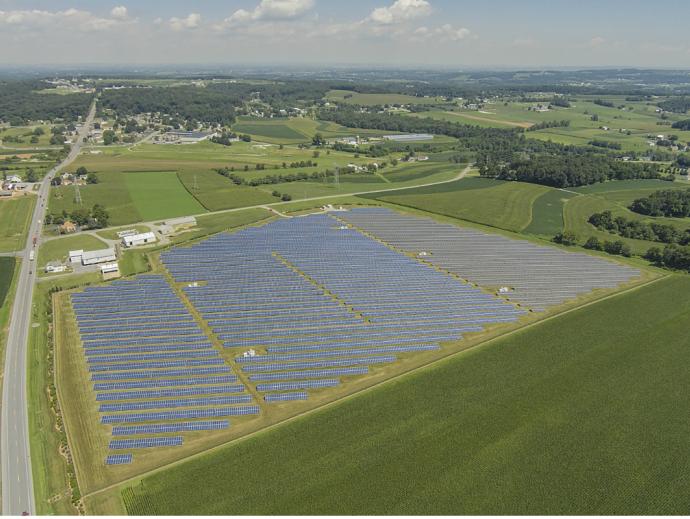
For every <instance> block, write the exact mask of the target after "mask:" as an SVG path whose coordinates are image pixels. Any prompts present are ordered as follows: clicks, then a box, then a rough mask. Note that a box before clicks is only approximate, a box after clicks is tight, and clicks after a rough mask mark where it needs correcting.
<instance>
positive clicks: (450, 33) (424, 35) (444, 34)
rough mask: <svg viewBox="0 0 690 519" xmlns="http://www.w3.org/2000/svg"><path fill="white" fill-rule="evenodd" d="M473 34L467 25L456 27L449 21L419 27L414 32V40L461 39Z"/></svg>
mask: <svg viewBox="0 0 690 519" xmlns="http://www.w3.org/2000/svg"><path fill="white" fill-rule="evenodd" d="M470 36H472V32H471V31H470V30H469V29H467V28H466V27H454V26H452V25H451V24H449V23H447V24H444V25H441V26H439V27H426V26H422V27H418V28H417V29H415V30H414V31H413V32H412V36H411V38H412V39H413V40H414V41H426V40H431V39H434V40H436V41H460V40H464V39H465V38H468V37H470Z"/></svg>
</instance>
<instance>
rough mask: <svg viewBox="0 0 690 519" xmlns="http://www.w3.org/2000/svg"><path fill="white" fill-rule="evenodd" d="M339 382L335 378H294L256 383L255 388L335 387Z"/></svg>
mask: <svg viewBox="0 0 690 519" xmlns="http://www.w3.org/2000/svg"><path fill="white" fill-rule="evenodd" d="M338 384H340V380H338V379H337V378H330V379H315V380H295V381H294V382H273V383H270V384H257V385H256V390H257V391H261V392H262V393H263V392H265V391H288V390H291V389H317V388H323V387H335V386H337V385H338Z"/></svg>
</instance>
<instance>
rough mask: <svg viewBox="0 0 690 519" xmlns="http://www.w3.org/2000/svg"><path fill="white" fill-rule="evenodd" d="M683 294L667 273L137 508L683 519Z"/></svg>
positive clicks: (214, 457)
mask: <svg viewBox="0 0 690 519" xmlns="http://www.w3.org/2000/svg"><path fill="white" fill-rule="evenodd" d="M688 290H690V279H688V278H687V277H684V276H674V277H669V278H666V279H664V280H662V281H658V282H656V283H653V284H651V285H649V286H646V287H644V288H640V289H637V290H634V291H632V292H630V293H626V294H623V295H619V296H615V297H612V298H610V299H607V300H605V301H602V302H599V303H596V304H593V305H590V306H588V307H585V308H581V309H578V310H575V311H573V312H570V313H568V314H565V315H562V316H559V317H556V318H554V319H551V320H549V321H546V322H542V323H539V324H536V325H534V326H532V327H530V328H528V329H524V330H521V331H518V332H516V333H513V334H510V335H509V336H506V337H503V338H499V339H497V340H494V341H492V342H491V343H488V344H485V345H484V346H482V347H481V348H478V349H475V350H472V351H469V352H466V353H463V354H460V355H457V356H454V357H453V358H451V359H448V360H446V361H443V362H441V363H438V364H436V365H435V366H434V367H432V368H430V369H427V370H424V371H419V372H416V373H414V374H411V375H408V376H406V377H403V378H399V379H396V380H394V381H391V382H389V383H387V384H384V385H382V386H380V387H378V388H376V389H374V390H371V391H368V392H366V393H363V394H360V395H358V396H356V397H354V398H351V399H348V400H346V401H343V402H340V403H338V404H337V405H334V406H331V407H330V408H328V409H326V410H323V411H321V412H319V413H318V414H315V415H311V416H309V417H304V418H302V419H299V420H297V421H293V422H291V423H289V424H286V425H284V426H282V427H280V428H277V429H273V430H271V431H269V432H266V433H264V434H261V435H257V436H254V437H252V438H250V439H247V440H245V441H242V442H239V443H237V444H235V445H232V446H229V447H227V448H224V449H222V450H219V451H217V452H214V453H211V454H208V455H204V456H201V457H198V458H196V459H194V460H192V461H189V462H187V463H184V464H182V465H178V466H176V467H173V468H170V469H168V470H166V471H162V472H158V473H156V474H152V475H150V476H148V477H146V478H145V479H144V480H143V482H142V483H141V484H137V483H134V484H132V485H127V486H126V488H125V490H124V491H123V497H124V499H125V503H126V505H127V509H128V512H129V513H135V514H154V513H157V514H177V513H182V512H184V511H185V510H195V511H197V512H198V513H202V514H219V513H220V514H222V513H230V512H231V511H232V513H238V514H257V515H261V514H275V513H286V514H343V515H347V514H365V513H379V514H391V513H393V514H400V515H406V514H451V515H452V514H479V513H489V514H499V515H500V514H505V513H520V514H575V515H577V514H610V513H611V514H635V513H650V514H674V513H682V511H683V510H684V509H685V508H686V506H687V503H688V502H689V501H690V495H688V492H687V488H688V484H687V483H688V482H687V467H685V465H684V463H685V462H682V463H681V464H680V465H679V462H680V460H683V459H684V454H683V453H684V452H685V451H686V450H687V449H688V440H687V435H678V434H677V432H678V431H679V430H688V429H690V418H688V416H690V413H689V412H686V411H687V409H686V408H687V406H688V404H687V401H686V400H687V399H686V398H685V394H684V393H683V392H682V391H678V388H679V387H684V386H685V380H686V379H687V378H688V376H689V375H690V373H689V372H688V369H689V368H688V366H689V365H690V363H689V362H688V358H687V351H686V350H687V339H686V332H685V330H686V328H687V326H688V325H689V324H690V321H689V319H690V318H689V317H688V316H689V315H690V306H689V305H690V303H688V301H687V298H683V297H679V296H680V294H683V293H685V292H687V291H688ZM652 344H653V345H654V347H651V346H650V345H652ZM680 410H684V411H681V412H679V411H680ZM469 424H471V426H469ZM644 430H654V434H653V435H651V436H650V435H642V436H640V431H644ZM295 438H299V442H297V443H295ZM564 460H567V463H566V464H564ZM602 460H607V461H606V463H602ZM228 466H232V467H233V470H232V480H233V481H236V480H238V479H239V480H241V481H243V482H244V484H243V485H240V486H236V485H232V484H230V477H229V474H228V471H227V467H228ZM267 472H270V473H271V474H273V476H272V477H271V478H268V479H267V478H266V477H265V474H266V473H267ZM355 474H356V476H355ZM525 475H529V477H526V476H525ZM526 495H529V496H530V499H524V496H526ZM303 496H309V498H308V499H307V498H304V497H303Z"/></svg>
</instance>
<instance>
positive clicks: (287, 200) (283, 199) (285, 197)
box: [280, 193, 292, 202]
mask: <svg viewBox="0 0 690 519" xmlns="http://www.w3.org/2000/svg"><path fill="white" fill-rule="evenodd" d="M280 199H281V200H282V201H283V202H289V201H290V200H292V197H291V196H290V195H288V194H287V193H283V196H281V197H280Z"/></svg>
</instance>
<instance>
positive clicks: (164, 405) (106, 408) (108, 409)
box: [98, 395, 252, 413]
mask: <svg viewBox="0 0 690 519" xmlns="http://www.w3.org/2000/svg"><path fill="white" fill-rule="evenodd" d="M251 401H252V396H251V395H233V396H211V397H206V398H179V399H175V400H147V401H144V402H128V403H118V404H101V405H100V407H99V408H98V410H99V411H100V412H101V413H115V412H119V411H140V410H144V409H172V408H175V407H209V406H218V405H231V404H247V403H249V402H251Z"/></svg>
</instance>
